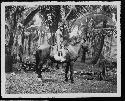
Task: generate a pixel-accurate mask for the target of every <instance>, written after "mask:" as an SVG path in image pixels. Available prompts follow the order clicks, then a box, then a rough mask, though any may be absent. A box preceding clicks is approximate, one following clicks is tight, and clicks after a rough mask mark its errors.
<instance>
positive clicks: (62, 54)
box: [50, 45, 66, 62]
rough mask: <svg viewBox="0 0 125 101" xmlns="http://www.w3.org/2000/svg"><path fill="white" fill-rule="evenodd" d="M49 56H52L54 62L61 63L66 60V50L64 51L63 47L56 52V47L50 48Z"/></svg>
mask: <svg viewBox="0 0 125 101" xmlns="http://www.w3.org/2000/svg"><path fill="white" fill-rule="evenodd" d="M50 56H53V57H54V58H55V60H57V61H60V62H63V61H65V60H66V58H65V56H66V49H64V47H62V48H61V49H59V50H58V47H57V45H55V46H52V48H51V52H50Z"/></svg>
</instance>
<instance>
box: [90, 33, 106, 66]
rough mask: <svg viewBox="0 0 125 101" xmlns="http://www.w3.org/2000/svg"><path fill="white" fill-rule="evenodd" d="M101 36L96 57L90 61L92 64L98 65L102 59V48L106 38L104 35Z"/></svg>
mask: <svg viewBox="0 0 125 101" xmlns="http://www.w3.org/2000/svg"><path fill="white" fill-rule="evenodd" d="M99 36H100V37H99V38H100V41H99V42H98V43H100V44H99V45H98V48H97V46H96V50H95V55H94V57H93V58H92V60H91V61H90V63H91V64H96V63H97V61H98V59H99V57H100V54H101V52H102V48H103V45H104V38H105V36H104V35H103V33H102V34H101V35H99Z"/></svg>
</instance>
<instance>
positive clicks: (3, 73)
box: [1, 1, 121, 98]
mask: <svg viewBox="0 0 125 101" xmlns="http://www.w3.org/2000/svg"><path fill="white" fill-rule="evenodd" d="M7 5H22V6H23V5H29V6H35V5H117V93H63V94H61V93H58V94H16V95H15V94H5V81H6V78H5V6H7ZM120 13H121V2H120V1H113V2H107V1H105V2H102V1H86V2H85V1H83V2H68V1H67V2H56V1H52V2H2V3H1V94H2V97H3V98H78V97H120V96H121V40H120V37H121V27H120Z"/></svg>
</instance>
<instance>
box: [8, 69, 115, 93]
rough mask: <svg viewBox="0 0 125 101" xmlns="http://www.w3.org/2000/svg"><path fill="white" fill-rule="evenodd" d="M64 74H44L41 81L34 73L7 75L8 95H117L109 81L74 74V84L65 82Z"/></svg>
mask: <svg viewBox="0 0 125 101" xmlns="http://www.w3.org/2000/svg"><path fill="white" fill-rule="evenodd" d="M64 79H65V78H64V73H63V72H61V71H60V69H59V70H57V71H53V72H46V73H42V80H41V81H39V80H38V78H37V74H36V73H34V72H29V73H24V72H21V73H17V74H16V75H12V74H6V93H7V94H42V93H116V92H117V86H116V85H114V84H112V83H111V82H108V81H97V80H86V79H85V75H81V76H80V75H77V74H74V81H75V82H74V84H71V83H70V81H68V82H65V81H64Z"/></svg>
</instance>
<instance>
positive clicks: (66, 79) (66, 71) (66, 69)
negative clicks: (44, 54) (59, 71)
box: [65, 63, 69, 82]
mask: <svg viewBox="0 0 125 101" xmlns="http://www.w3.org/2000/svg"><path fill="white" fill-rule="evenodd" d="M68 71H69V63H66V67H65V81H66V82H67V81H68V77H67V74H68Z"/></svg>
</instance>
